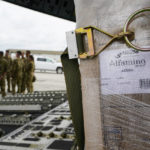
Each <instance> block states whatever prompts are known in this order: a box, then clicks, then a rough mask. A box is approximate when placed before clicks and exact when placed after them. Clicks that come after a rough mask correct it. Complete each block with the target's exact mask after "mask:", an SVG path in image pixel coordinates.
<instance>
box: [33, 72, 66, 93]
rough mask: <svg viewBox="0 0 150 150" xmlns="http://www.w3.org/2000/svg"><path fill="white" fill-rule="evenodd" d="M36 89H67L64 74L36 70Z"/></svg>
mask: <svg viewBox="0 0 150 150" xmlns="http://www.w3.org/2000/svg"><path fill="white" fill-rule="evenodd" d="M35 76H36V82H35V83H34V91H52V90H66V85H65V79H64V74H56V73H54V72H38V71H36V72H35Z"/></svg>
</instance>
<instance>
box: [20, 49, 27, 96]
mask: <svg viewBox="0 0 150 150" xmlns="http://www.w3.org/2000/svg"><path fill="white" fill-rule="evenodd" d="M21 56H22V59H21V60H22V83H21V93H23V94H24V93H25V89H26V88H25V84H26V79H25V78H26V76H25V74H26V72H25V71H26V70H25V67H26V66H25V65H26V59H25V57H24V52H22V55H21Z"/></svg>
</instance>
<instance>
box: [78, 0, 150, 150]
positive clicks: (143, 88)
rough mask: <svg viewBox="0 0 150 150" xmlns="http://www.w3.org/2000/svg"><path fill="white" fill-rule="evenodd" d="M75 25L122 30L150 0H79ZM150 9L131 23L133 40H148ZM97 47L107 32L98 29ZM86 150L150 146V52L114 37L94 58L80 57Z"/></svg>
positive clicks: (147, 42) (129, 149) (143, 43)
mask: <svg viewBox="0 0 150 150" xmlns="http://www.w3.org/2000/svg"><path fill="white" fill-rule="evenodd" d="M75 7H76V19H77V28H79V27H85V26H89V25H93V26H96V27H99V28H102V29H103V30H105V31H107V32H110V33H112V34H116V33H119V32H120V31H121V30H123V26H124V24H125V21H126V20H127V18H128V17H129V16H130V15H131V14H132V13H133V12H135V11H136V10H138V9H141V8H144V7H150V1H149V0H143V1H141V0H75ZM149 16H150V13H148V12H147V13H142V14H141V15H138V16H137V17H136V19H134V20H133V22H132V23H131V24H130V26H129V29H130V30H131V31H134V32H135V39H134V41H132V42H133V43H134V44H137V45H140V46H142V47H148V46H150V17H149ZM93 35H94V45H95V49H96V51H97V50H98V49H99V48H100V47H102V46H104V45H105V44H106V43H107V42H108V40H109V37H107V36H106V35H104V34H101V33H99V32H97V31H94V33H93ZM80 73H81V87H82V99H83V101H82V103H83V117H84V130H85V150H104V149H105V150H149V149H150V52H139V51H135V50H134V49H132V48H130V47H128V46H127V45H126V44H125V42H121V41H115V42H114V43H112V44H111V45H110V46H109V47H107V48H106V49H105V50H104V51H103V52H102V53H101V54H100V55H99V56H98V57H96V58H94V59H87V60H80Z"/></svg>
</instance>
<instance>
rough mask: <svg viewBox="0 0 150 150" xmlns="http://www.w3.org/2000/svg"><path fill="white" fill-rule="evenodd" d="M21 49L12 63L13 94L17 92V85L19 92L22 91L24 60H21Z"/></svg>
mask: <svg viewBox="0 0 150 150" xmlns="http://www.w3.org/2000/svg"><path fill="white" fill-rule="evenodd" d="M20 57H21V51H17V53H16V59H15V60H14V61H13V65H12V94H13V95H14V94H15V93H16V90H15V89H16V85H17V87H18V92H17V93H21V84H22V68H23V65H22V60H21V58H20Z"/></svg>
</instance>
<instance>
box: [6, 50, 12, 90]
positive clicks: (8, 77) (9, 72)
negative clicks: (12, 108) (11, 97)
mask: <svg viewBox="0 0 150 150" xmlns="http://www.w3.org/2000/svg"><path fill="white" fill-rule="evenodd" d="M4 58H5V59H6V61H7V64H8V65H7V66H8V68H7V74H6V79H7V87H8V89H7V91H8V92H10V85H11V68H12V59H11V57H10V56H9V50H7V51H6V54H5V57H4Z"/></svg>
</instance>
